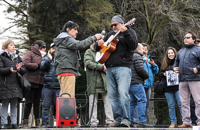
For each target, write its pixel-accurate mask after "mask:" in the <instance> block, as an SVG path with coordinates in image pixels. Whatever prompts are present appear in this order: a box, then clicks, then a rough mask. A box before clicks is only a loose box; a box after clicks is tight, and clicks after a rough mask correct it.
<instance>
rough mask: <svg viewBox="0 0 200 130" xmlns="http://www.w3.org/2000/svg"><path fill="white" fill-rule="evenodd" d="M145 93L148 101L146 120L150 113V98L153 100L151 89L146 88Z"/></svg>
mask: <svg viewBox="0 0 200 130" xmlns="http://www.w3.org/2000/svg"><path fill="white" fill-rule="evenodd" d="M144 90H145V93H146V99H147V104H146V114H145V115H146V119H147V116H148V113H149V107H150V98H151V88H144Z"/></svg>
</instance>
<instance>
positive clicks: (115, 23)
mask: <svg viewBox="0 0 200 130" xmlns="http://www.w3.org/2000/svg"><path fill="white" fill-rule="evenodd" d="M117 25H118V23H115V24H111V25H110V27H111V28H112V27H113V26H114V27H116V26H117Z"/></svg>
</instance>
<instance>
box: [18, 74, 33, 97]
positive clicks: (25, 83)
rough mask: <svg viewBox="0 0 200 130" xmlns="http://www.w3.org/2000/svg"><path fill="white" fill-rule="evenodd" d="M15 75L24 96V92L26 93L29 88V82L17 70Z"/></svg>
mask: <svg viewBox="0 0 200 130" xmlns="http://www.w3.org/2000/svg"><path fill="white" fill-rule="evenodd" d="M17 76H18V78H19V81H20V83H21V87H22V91H23V95H24V97H25V96H26V94H27V93H28V91H29V90H30V88H31V84H30V83H29V81H28V80H27V79H26V78H24V77H23V76H22V75H21V74H20V73H19V72H17Z"/></svg>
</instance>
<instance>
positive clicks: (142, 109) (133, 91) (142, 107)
mask: <svg viewBox="0 0 200 130" xmlns="http://www.w3.org/2000/svg"><path fill="white" fill-rule="evenodd" d="M129 94H130V97H131V102H130V118H131V123H133V122H134V117H135V116H134V115H135V114H136V113H134V110H135V107H136V106H137V104H138V114H139V123H141V122H147V119H146V116H145V113H146V103H147V99H146V94H145V90H144V87H143V85H142V84H135V85H131V87H130V89H129Z"/></svg>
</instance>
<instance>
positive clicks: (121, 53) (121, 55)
mask: <svg viewBox="0 0 200 130" xmlns="http://www.w3.org/2000/svg"><path fill="white" fill-rule="evenodd" d="M111 35H115V32H114V31H111V32H109V33H108V34H107V35H106V36H105V38H104V41H107V40H108V39H109V37H110V36H111ZM117 38H118V39H119V42H118V43H117V45H116V49H115V50H114V52H112V53H111V54H110V57H109V58H108V59H107V61H106V62H105V65H106V67H107V68H108V67H129V68H130V67H131V65H132V63H133V62H132V58H133V51H134V50H135V49H136V48H137V46H138V42H137V35H136V33H135V31H134V30H133V29H131V28H129V29H127V31H125V32H123V33H120V34H119V35H118V36H117ZM95 50H96V51H98V50H100V47H99V46H98V45H97V44H95Z"/></svg>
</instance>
